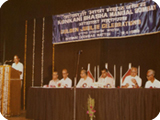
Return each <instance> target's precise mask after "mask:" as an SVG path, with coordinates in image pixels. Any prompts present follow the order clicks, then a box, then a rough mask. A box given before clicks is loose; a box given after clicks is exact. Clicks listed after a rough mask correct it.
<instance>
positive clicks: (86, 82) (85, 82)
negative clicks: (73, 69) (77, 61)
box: [77, 70, 93, 88]
mask: <svg viewBox="0 0 160 120" xmlns="http://www.w3.org/2000/svg"><path fill="white" fill-rule="evenodd" d="M80 76H81V79H80V80H79V82H78V84H77V87H79V88H89V87H91V85H92V84H93V80H92V79H91V78H90V77H88V76H87V71H86V70H81V74H80Z"/></svg>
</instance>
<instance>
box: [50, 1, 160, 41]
mask: <svg viewBox="0 0 160 120" xmlns="http://www.w3.org/2000/svg"><path fill="white" fill-rule="evenodd" d="M52 18H53V32H52V34H53V38H52V42H53V43H59V42H69V41H78V40H86V39H99V38H107V37H109V38H113V37H116V38H118V37H125V36H136V35H138V34H147V33H153V32H157V31H160V9H159V6H158V5H156V3H154V2H153V1H150V0H149V1H144V0H140V1H136V2H131V3H121V4H116V5H112V6H105V7H103V6H102V7H98V8H94V9H87V10H82V11H78V12H70V13H65V14H61V15H55V16H52Z"/></svg>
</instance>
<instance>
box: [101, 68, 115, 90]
mask: <svg viewBox="0 0 160 120" xmlns="http://www.w3.org/2000/svg"><path fill="white" fill-rule="evenodd" d="M101 73H102V75H101V77H100V78H99V79H98V83H102V84H104V85H105V86H104V87H105V88H115V81H114V79H113V78H111V77H108V69H106V68H104V69H102V71H101Z"/></svg>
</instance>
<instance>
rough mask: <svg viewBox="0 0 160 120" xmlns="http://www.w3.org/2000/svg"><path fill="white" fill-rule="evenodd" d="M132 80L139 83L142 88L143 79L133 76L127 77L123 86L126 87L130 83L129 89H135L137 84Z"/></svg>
mask: <svg viewBox="0 0 160 120" xmlns="http://www.w3.org/2000/svg"><path fill="white" fill-rule="evenodd" d="M132 79H135V80H136V81H137V84H138V86H139V87H141V85H142V79H141V78H140V77H139V76H135V77H132V76H131V75H129V76H127V77H126V78H125V79H124V82H123V83H122V86H125V85H126V83H128V84H129V87H128V88H133V87H134V86H135V84H134V83H133V82H132Z"/></svg>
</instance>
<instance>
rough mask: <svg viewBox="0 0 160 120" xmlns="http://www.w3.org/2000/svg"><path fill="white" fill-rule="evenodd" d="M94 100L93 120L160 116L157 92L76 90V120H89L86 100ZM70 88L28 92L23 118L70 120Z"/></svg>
mask: <svg viewBox="0 0 160 120" xmlns="http://www.w3.org/2000/svg"><path fill="white" fill-rule="evenodd" d="M89 95H91V97H92V98H93V99H95V110H96V113H95V116H96V118H94V120H152V119H153V118H155V117H156V116H157V115H158V113H159V112H160V89H143V88H139V89H120V88H116V89H102V88H97V89H96V88H78V89H76V120H89V117H88V114H87V113H86V112H87V99H88V96H89ZM73 108H74V89H73V88H36V87H31V88H30V89H29V91H28V100H27V115H26V118H29V119H34V120H73Z"/></svg>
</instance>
